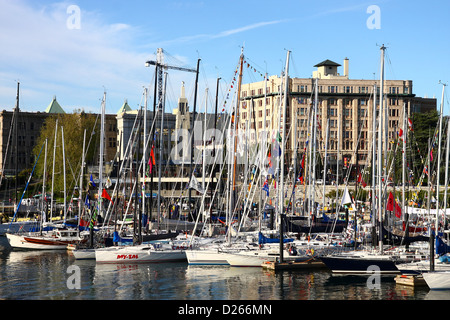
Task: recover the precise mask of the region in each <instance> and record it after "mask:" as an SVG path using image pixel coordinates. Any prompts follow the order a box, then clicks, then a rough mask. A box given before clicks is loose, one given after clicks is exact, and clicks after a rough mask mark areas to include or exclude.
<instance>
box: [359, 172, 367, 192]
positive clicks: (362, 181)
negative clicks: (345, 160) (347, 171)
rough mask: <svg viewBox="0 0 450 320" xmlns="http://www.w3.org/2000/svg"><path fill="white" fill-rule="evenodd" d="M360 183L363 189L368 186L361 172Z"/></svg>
mask: <svg viewBox="0 0 450 320" xmlns="http://www.w3.org/2000/svg"><path fill="white" fill-rule="evenodd" d="M358 182H359V183H361V184H362V186H363V188H365V187H366V186H367V183H366V182H365V181H364V180H363V178H362V175H361V172H360V173H359V174H358Z"/></svg>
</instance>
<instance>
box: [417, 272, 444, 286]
mask: <svg viewBox="0 0 450 320" xmlns="http://www.w3.org/2000/svg"><path fill="white" fill-rule="evenodd" d="M422 276H423V279H424V280H425V282H426V283H427V285H428V287H429V288H430V289H431V290H450V271H434V272H425V273H423V274H422Z"/></svg>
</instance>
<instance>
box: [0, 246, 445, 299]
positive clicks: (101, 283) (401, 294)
mask: <svg viewBox="0 0 450 320" xmlns="http://www.w3.org/2000/svg"><path fill="white" fill-rule="evenodd" d="M71 265H76V266H78V267H79V270H80V282H81V288H80V289H69V288H68V287H67V280H68V278H69V276H70V274H68V273H67V268H68V267H69V266H71ZM380 284H381V288H379V289H371V288H370V287H369V286H368V285H367V277H365V276H336V275H333V274H331V272H329V271H327V270H317V271H306V270H296V271H282V272H271V271H266V270H264V269H262V268H238V267H228V266H188V264H187V263H161V264H99V263H96V262H95V261H84V260H75V259H74V258H73V256H71V255H70V254H68V253H67V252H65V251H62V252H61V251H60V252H55V251H46V252H43V251H28V252H26V251H25V252H20V251H11V250H8V249H5V247H4V246H3V247H2V244H1V240H0V298H3V299H85V300H96V299H102V300H241V299H246V300H387V299H391V300H408V299H409V300H414V299H415V300H423V299H432V300H436V299H439V300H448V299H450V291H445V292H436V291H430V290H429V289H428V287H422V288H411V287H405V286H400V285H397V284H396V283H395V281H394V277H393V276H392V277H387V276H383V277H381V282H380Z"/></svg>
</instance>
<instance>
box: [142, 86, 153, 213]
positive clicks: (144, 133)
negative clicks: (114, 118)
mask: <svg viewBox="0 0 450 320" xmlns="http://www.w3.org/2000/svg"><path fill="white" fill-rule="evenodd" d="M147 103H148V90H147V88H144V132H143V135H144V144H145V145H147V109H148V105H147ZM153 117H154V115H153ZM146 153H147V149H146V148H144V152H143V153H142V163H143V166H142V216H143V217H145V212H146V211H145V173H146V168H147V161H146V160H145V159H146V158H145V154H146ZM150 197H152V195H150ZM147 220H148V219H147Z"/></svg>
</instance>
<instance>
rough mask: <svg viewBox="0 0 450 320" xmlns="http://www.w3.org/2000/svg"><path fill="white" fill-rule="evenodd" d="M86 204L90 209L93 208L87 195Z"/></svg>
mask: <svg viewBox="0 0 450 320" xmlns="http://www.w3.org/2000/svg"><path fill="white" fill-rule="evenodd" d="M84 204H85V205H86V206H87V207H88V208H89V209H90V208H91V203H90V201H89V195H86V201H85V202H84Z"/></svg>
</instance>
